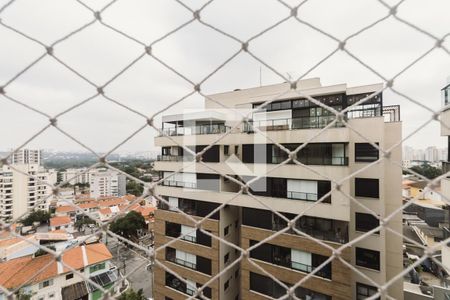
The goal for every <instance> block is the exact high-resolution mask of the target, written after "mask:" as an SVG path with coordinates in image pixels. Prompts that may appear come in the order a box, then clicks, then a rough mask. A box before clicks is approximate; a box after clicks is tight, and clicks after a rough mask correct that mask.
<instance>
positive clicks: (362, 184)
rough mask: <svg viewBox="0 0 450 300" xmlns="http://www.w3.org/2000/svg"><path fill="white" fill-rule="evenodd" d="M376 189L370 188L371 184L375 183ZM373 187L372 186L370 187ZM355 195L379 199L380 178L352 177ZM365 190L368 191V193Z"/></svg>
mask: <svg viewBox="0 0 450 300" xmlns="http://www.w3.org/2000/svg"><path fill="white" fill-rule="evenodd" d="M375 182H376V186H377V187H376V189H375V190H373V191H372V190H371V189H367V188H371V185H375ZM372 188H374V186H373V187H372ZM354 189H355V197H362V198H372V199H380V180H379V179H378V178H361V177H355V179H354ZM367 191H370V192H369V193H368V192H367Z"/></svg>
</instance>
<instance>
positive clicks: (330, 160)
mask: <svg viewBox="0 0 450 300" xmlns="http://www.w3.org/2000/svg"><path fill="white" fill-rule="evenodd" d="M287 158H288V157H287V156H272V163H273V164H280V163H282V162H284V161H285V160H286V159H287ZM297 160H298V161H299V162H301V163H302V164H304V165H323V166H348V157H344V156H333V157H319V156H316V157H305V156H302V157H297ZM289 163H290V164H293V162H289Z"/></svg>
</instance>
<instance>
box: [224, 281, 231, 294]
mask: <svg viewBox="0 0 450 300" xmlns="http://www.w3.org/2000/svg"><path fill="white" fill-rule="evenodd" d="M229 286H230V280H229V279H228V280H227V281H226V282H225V284H224V285H223V290H224V291H226V290H227V289H228V287H229Z"/></svg>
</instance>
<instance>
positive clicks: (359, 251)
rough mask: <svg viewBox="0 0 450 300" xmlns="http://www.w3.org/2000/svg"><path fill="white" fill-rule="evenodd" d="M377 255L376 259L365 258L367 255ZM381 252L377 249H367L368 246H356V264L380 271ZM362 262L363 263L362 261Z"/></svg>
mask: <svg viewBox="0 0 450 300" xmlns="http://www.w3.org/2000/svg"><path fill="white" fill-rule="evenodd" d="M368 254H369V255H376V256H377V257H376V261H375V262H371V261H368V260H365V259H363V258H364V256H366V255H368ZM380 256H381V253H380V251H377V250H372V249H367V248H361V247H356V248H355V264H356V265H357V266H358V267H363V268H366V269H370V270H375V271H380V267H381V258H380ZM361 262H362V263H361Z"/></svg>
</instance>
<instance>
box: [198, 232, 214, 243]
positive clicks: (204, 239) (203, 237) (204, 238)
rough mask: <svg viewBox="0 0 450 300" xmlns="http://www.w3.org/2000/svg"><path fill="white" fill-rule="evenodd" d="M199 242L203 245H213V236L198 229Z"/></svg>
mask: <svg viewBox="0 0 450 300" xmlns="http://www.w3.org/2000/svg"><path fill="white" fill-rule="evenodd" d="M197 243H198V244H200V245H203V246H207V247H211V236H209V235H207V234H206V233H203V232H202V231H201V230H199V229H197Z"/></svg>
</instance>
